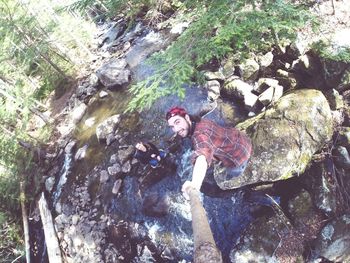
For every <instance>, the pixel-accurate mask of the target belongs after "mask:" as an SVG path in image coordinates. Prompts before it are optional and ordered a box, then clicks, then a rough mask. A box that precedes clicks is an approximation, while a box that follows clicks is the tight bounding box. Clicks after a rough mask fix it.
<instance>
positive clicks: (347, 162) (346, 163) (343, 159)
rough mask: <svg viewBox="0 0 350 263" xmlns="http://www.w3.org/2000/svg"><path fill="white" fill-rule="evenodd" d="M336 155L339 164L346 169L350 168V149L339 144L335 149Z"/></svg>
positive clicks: (336, 161)
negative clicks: (349, 151)
mask: <svg viewBox="0 0 350 263" xmlns="http://www.w3.org/2000/svg"><path fill="white" fill-rule="evenodd" d="M334 155H335V158H334V159H335V163H336V164H337V166H339V167H341V168H344V169H350V156H349V153H348V150H347V149H346V148H345V147H344V146H338V147H337V148H336V149H335V153H334Z"/></svg>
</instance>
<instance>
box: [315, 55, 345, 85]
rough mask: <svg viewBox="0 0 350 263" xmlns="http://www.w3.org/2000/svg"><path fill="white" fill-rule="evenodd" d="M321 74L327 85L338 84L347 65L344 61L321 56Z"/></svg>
mask: <svg viewBox="0 0 350 263" xmlns="http://www.w3.org/2000/svg"><path fill="white" fill-rule="evenodd" d="M321 65H322V68H321V70H322V75H323V78H324V80H325V82H326V84H327V86H329V87H331V88H333V87H337V86H339V85H340V81H341V79H342V77H343V75H344V74H345V70H346V69H347V67H348V65H347V64H346V63H344V62H339V61H334V60H330V59H324V58H321Z"/></svg>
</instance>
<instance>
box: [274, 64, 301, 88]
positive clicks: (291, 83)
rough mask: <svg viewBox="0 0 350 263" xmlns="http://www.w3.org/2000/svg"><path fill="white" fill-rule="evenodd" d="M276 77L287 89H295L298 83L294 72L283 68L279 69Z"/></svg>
mask: <svg viewBox="0 0 350 263" xmlns="http://www.w3.org/2000/svg"><path fill="white" fill-rule="evenodd" d="M276 79H277V80H278V82H279V84H280V85H282V86H283V87H284V88H285V90H289V89H295V88H296V86H297V84H298V83H297V80H296V77H295V75H294V74H293V73H290V72H287V71H285V70H282V69H279V70H277V73H276Z"/></svg>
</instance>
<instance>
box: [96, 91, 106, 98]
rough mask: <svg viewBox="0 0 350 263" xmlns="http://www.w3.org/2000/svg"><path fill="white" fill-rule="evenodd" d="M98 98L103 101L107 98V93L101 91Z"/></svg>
mask: <svg viewBox="0 0 350 263" xmlns="http://www.w3.org/2000/svg"><path fill="white" fill-rule="evenodd" d="M98 96H99V97H100V99H103V98H105V97H107V96H108V92H106V91H104V90H101V91H100V93H99V94H98Z"/></svg>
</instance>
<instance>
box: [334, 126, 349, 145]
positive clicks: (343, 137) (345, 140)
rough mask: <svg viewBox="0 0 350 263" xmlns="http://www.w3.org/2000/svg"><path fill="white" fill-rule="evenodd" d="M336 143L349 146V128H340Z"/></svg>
mask: <svg viewBox="0 0 350 263" xmlns="http://www.w3.org/2000/svg"><path fill="white" fill-rule="evenodd" d="M338 136H339V137H338V141H337V143H338V144H340V145H343V146H345V147H349V146H350V127H341V129H340V130H339V135H338Z"/></svg>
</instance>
